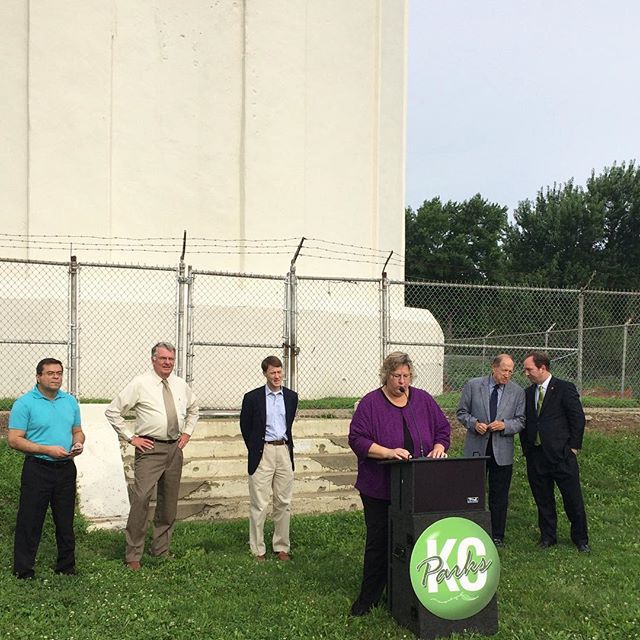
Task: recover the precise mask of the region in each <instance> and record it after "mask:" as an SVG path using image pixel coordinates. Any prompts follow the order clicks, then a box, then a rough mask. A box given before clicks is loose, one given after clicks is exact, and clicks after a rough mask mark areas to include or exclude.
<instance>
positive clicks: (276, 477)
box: [240, 356, 298, 562]
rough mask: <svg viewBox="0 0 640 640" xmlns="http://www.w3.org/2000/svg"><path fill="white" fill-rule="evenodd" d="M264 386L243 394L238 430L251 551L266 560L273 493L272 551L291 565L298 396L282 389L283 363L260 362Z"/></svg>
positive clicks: (277, 359) (277, 361) (275, 358)
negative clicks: (246, 475)
mask: <svg viewBox="0 0 640 640" xmlns="http://www.w3.org/2000/svg"><path fill="white" fill-rule="evenodd" d="M262 373H263V374H264V377H265V378H266V380H267V383H266V385H264V386H262V387H258V388H257V389H254V390H253V391H249V393H247V394H245V396H244V399H243V400H242V410H241V411H240V431H241V432H242V437H243V438H244V443H245V444H246V445H247V451H248V453H249V461H248V462H249V463H248V470H249V498H250V503H249V546H250V547H251V553H253V555H254V556H255V557H256V559H257V560H258V561H259V562H262V561H264V560H266V547H265V544H264V521H265V519H266V516H267V508H268V506H269V502H270V500H271V495H272V494H273V526H274V530H273V539H272V547H273V552H274V553H275V554H276V557H277V558H278V559H279V560H289V551H290V546H291V545H290V540H289V521H290V519H291V496H292V494H293V436H292V434H291V427H292V425H293V420H294V418H295V416H296V410H297V408H298V394H297V393H295V391H291V390H290V389H287V388H286V387H283V386H282V362H281V361H280V358H278V357H276V356H269V357H267V358H265V359H264V360H263V361H262Z"/></svg>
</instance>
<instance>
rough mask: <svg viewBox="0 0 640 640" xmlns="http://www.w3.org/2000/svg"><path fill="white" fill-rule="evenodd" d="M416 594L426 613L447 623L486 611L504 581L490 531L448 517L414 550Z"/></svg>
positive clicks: (428, 531)
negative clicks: (499, 585)
mask: <svg viewBox="0 0 640 640" xmlns="http://www.w3.org/2000/svg"><path fill="white" fill-rule="evenodd" d="M409 571H410V575H411V584H412V586H413V590H414V592H415V594H416V596H417V597H418V599H419V600H420V602H421V603H422V604H423V605H424V607H425V608H426V609H428V610H429V611H431V613H433V614H434V615H436V616H438V617H440V618H444V619H446V620H462V619H464V618H469V617H471V616H473V615H475V614H476V613H478V612H480V611H482V609H484V608H485V607H486V606H487V604H488V603H489V601H490V600H491V598H493V595H494V593H495V592H496V589H497V588H498V582H499V581H500V558H499V556H498V551H497V549H496V547H495V545H494V544H493V541H492V540H491V538H490V537H489V536H488V534H487V533H486V531H485V530H484V529H483V528H482V527H480V526H479V525H477V524H476V523H475V522H472V521H471V520H467V519H466V518H443V519H442V520H438V521H437V522H435V523H434V524H432V525H431V526H430V527H428V528H427V529H425V530H424V531H423V532H422V534H421V535H420V537H419V538H418V540H417V542H416V543H415V545H414V547H413V552H412V553H411V564H410V569H409Z"/></svg>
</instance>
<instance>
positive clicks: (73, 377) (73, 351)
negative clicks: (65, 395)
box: [67, 256, 79, 398]
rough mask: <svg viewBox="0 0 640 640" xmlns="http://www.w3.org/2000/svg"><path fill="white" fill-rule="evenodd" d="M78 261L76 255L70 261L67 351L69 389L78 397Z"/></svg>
mask: <svg viewBox="0 0 640 640" xmlns="http://www.w3.org/2000/svg"><path fill="white" fill-rule="evenodd" d="M78 269H79V268H78V263H77V261H76V256H71V260H70V261H69V348H68V352H67V371H68V378H67V383H68V389H69V391H70V393H72V394H73V395H74V396H75V397H76V398H77V397H78V395H79V390H78V365H79V354H78V332H79V327H78Z"/></svg>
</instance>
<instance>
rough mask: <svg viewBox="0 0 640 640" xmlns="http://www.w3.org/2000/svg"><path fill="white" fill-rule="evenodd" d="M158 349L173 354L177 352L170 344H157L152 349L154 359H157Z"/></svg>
mask: <svg viewBox="0 0 640 640" xmlns="http://www.w3.org/2000/svg"><path fill="white" fill-rule="evenodd" d="M158 349H166V350H167V351H171V352H173V353H175V352H176V348H175V347H174V346H173V345H172V344H171V343H170V342H158V343H157V344H154V345H153V347H152V349H151V357H152V358H155V357H156V353H157V352H158Z"/></svg>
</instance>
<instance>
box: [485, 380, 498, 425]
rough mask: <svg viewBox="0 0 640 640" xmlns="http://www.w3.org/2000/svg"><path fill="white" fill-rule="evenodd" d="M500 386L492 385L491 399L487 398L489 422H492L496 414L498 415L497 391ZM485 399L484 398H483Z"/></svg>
mask: <svg viewBox="0 0 640 640" xmlns="http://www.w3.org/2000/svg"><path fill="white" fill-rule="evenodd" d="M499 387H500V385H499V384H495V385H493V391H492V392H491V397H490V398H489V422H493V421H494V420H495V419H496V414H497V413H498V389H499ZM485 398H486V396H485Z"/></svg>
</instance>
